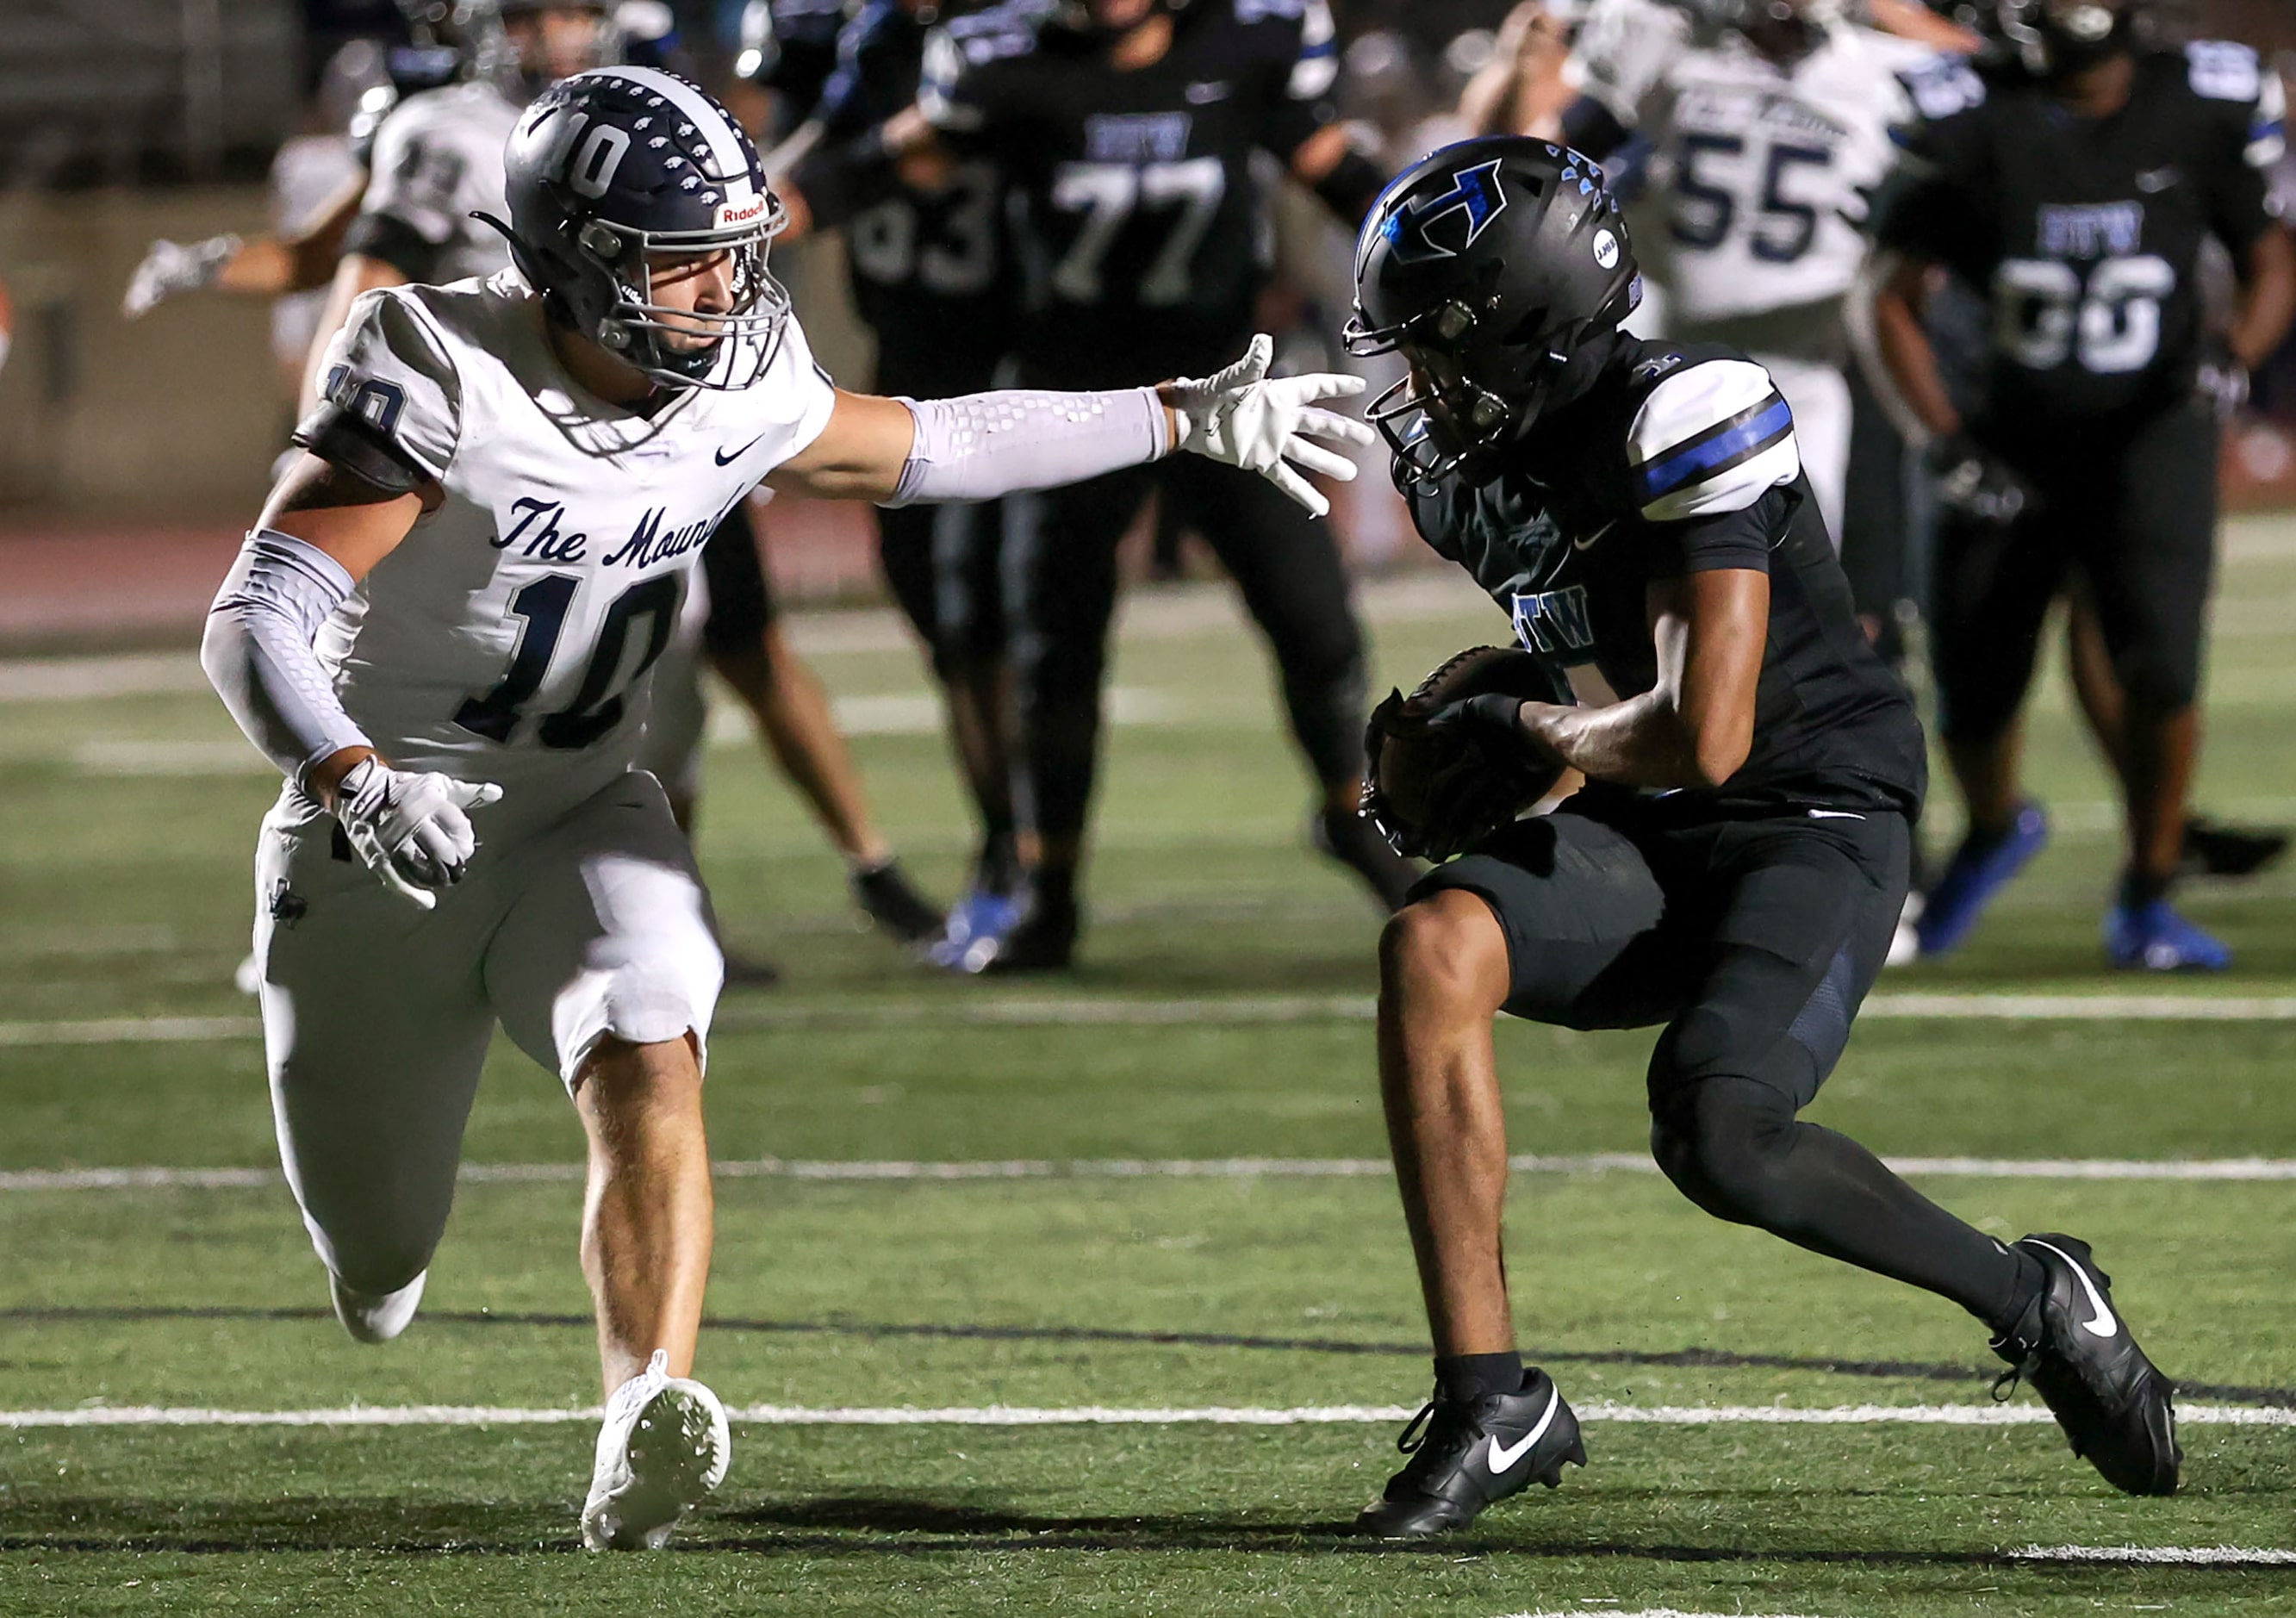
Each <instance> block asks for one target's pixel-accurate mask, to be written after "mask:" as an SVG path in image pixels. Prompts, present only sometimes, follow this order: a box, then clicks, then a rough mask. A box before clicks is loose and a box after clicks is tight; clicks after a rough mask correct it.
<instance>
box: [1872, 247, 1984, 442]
mask: <svg viewBox="0 0 2296 1618" xmlns="http://www.w3.org/2000/svg"><path fill="white" fill-rule="evenodd" d="M1875 268H1876V277H1875V280H1874V283H1873V293H1872V301H1871V306H1870V307H1871V317H1872V330H1873V337H1874V349H1875V351H1876V355H1877V357H1878V358H1879V359H1880V361H1881V365H1882V374H1881V376H1879V377H1878V378H1877V379H1876V381H1877V382H1878V383H1879V384H1880V385H1881V387H1882V390H1883V391H1884V393H1885V395H1887V396H1890V397H1889V398H1888V401H1887V402H1889V403H1890V404H1892V405H1893V406H1895V407H1896V408H1895V409H1893V410H1892V412H1891V414H1892V415H1900V414H1902V415H1904V416H1906V417H1907V418H1910V419H1909V420H1906V421H1902V422H1900V423H1899V424H1900V426H1901V427H1915V428H1918V429H1919V432H1915V433H1909V434H1908V436H1909V437H1919V436H1920V434H1921V433H1926V434H1928V435H1929V436H1930V437H1932V438H1946V437H1948V436H1950V435H1951V434H1953V433H1956V432H1958V431H1961V426H1962V422H1961V412H1960V411H1958V410H1956V408H1954V403H1953V396H1952V395H1951V394H1950V393H1948V391H1947V390H1946V385H1945V376H1944V374H1943V373H1941V372H1940V371H1939V369H1938V362H1937V350H1936V349H1933V348H1931V346H1930V338H1929V333H1928V331H1927V330H1926V329H1925V328H1924V327H1923V324H1922V312H1923V308H1924V307H1925V306H1926V305H1927V303H1928V300H1929V275H1930V270H1931V267H1930V265H1929V264H1928V263H1927V262H1926V261H1925V260H1923V259H1913V258H1907V257H1903V256H1897V257H1894V258H1892V259H1889V260H1887V261H1885V262H1883V263H1882V264H1880V265H1877V266H1876V267H1875Z"/></svg>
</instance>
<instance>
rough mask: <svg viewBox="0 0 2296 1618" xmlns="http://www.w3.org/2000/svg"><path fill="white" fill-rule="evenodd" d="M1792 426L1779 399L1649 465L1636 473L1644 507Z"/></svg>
mask: <svg viewBox="0 0 2296 1618" xmlns="http://www.w3.org/2000/svg"><path fill="white" fill-rule="evenodd" d="M1792 423H1793V412H1792V410H1791V409H1790V408H1788V407H1787V405H1786V402H1785V400H1784V399H1783V398H1781V399H1779V400H1777V401H1776V402H1775V404H1773V405H1771V407H1769V408H1768V409H1767V410H1765V411H1763V412H1762V413H1761V415H1758V416H1756V417H1754V419H1753V420H1751V421H1750V422H1743V423H1740V424H1739V425H1737V426H1735V427H1733V428H1732V429H1731V430H1730V431H1727V432H1724V433H1719V434H1718V435H1716V436H1715V437H1713V438H1710V439H1707V440H1706V441H1705V442H1704V443H1702V444H1693V445H1692V446H1691V447H1690V448H1687V449H1685V450H1681V451H1679V452H1677V453H1676V454H1673V455H1670V456H1668V457H1667V458H1666V459H1664V460H1662V461H1652V462H1650V463H1649V464H1646V465H1645V466H1644V467H1643V468H1642V470H1641V471H1640V472H1638V473H1636V477H1637V478H1638V479H1639V480H1640V481H1641V484H1642V497H1643V503H1644V505H1648V504H1649V503H1650V502H1651V501H1652V500H1655V499H1658V498H1659V497H1661V496H1664V495H1670V494H1672V493H1674V492H1675V490H1677V489H1681V488H1683V487H1685V485H1687V484H1691V483H1694V482H1696V481H1698V480H1700V479H1701V478H1702V477H1704V476H1705V475H1706V474H1707V473H1709V472H1713V471H1714V470H1716V469H1717V468H1718V467H1720V466H1722V465H1724V464H1727V463H1729V462H1732V461H1735V460H1738V459H1741V458H1743V456H1747V455H1749V454H1751V452H1752V451H1754V450H1755V449H1757V448H1760V446H1761V445H1762V443H1763V442H1764V440H1766V439H1774V438H1775V437H1777V436H1778V435H1779V434H1780V433H1783V432H1784V431H1785V430H1786V429H1787V428H1788V427H1789V426H1791V425H1792Z"/></svg>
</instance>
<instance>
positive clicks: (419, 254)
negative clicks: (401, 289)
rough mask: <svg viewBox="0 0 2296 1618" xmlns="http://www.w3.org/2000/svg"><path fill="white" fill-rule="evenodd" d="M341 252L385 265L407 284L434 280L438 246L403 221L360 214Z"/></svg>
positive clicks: (344, 238) (384, 215) (378, 215)
mask: <svg viewBox="0 0 2296 1618" xmlns="http://www.w3.org/2000/svg"><path fill="white" fill-rule="evenodd" d="M343 251H344V252H345V253H358V254H361V255H363V256H364V257H365V258H369V259H379V260H381V262H382V263H385V264H388V265H389V266H390V267H391V268H393V269H395V270H397V271H398V273H399V274H400V275H404V276H406V278H407V279H408V280H409V281H419V282H423V283H429V282H431V281H434V280H436V279H437V276H436V275H435V274H434V272H435V271H436V270H437V269H438V267H439V245H438V243H436V242H430V241H426V240H425V239H424V238H423V235H422V232H421V231H418V230H416V229H415V228H414V226H412V225H409V224H408V223H407V222H406V220H404V219H401V218H397V217H396V216H394V215H391V214H387V213H363V214H361V215H359V217H358V218H356V219H353V220H352V221H351V223H350V228H349V229H348V230H347V231H345V232H344V233H343Z"/></svg>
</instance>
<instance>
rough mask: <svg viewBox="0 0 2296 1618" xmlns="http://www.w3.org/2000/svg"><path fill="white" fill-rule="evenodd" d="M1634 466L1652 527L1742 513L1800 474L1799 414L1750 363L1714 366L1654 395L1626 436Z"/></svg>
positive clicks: (1639, 500) (1686, 372)
mask: <svg viewBox="0 0 2296 1618" xmlns="http://www.w3.org/2000/svg"><path fill="white" fill-rule="evenodd" d="M1627 460H1628V465H1629V467H1630V468H1631V472H1632V476H1633V478H1634V485H1635V491H1634V492H1635V504H1636V505H1637V506H1639V507H1640V508H1641V510H1642V514H1643V515H1644V517H1645V518H1647V519H1648V520H1650V521H1651V522H1679V521H1680V520H1682V519H1683V518H1685V517H1704V516H1710V515H1712V514H1713V513H1718V512H1733V511H1743V510H1745V509H1746V507H1748V506H1750V505H1752V504H1753V503H1754V502H1755V501H1757V500H1759V499H1760V498H1761V497H1762V496H1763V495H1764V494H1766V493H1767V492H1768V491H1769V490H1770V489H1775V488H1777V487H1778V486H1780V485H1781V484H1785V483H1791V482H1792V481H1793V480H1794V478H1795V477H1796V475H1797V474H1799V473H1800V471H1801V451H1800V448H1798V447H1797V446H1796V444H1795V443H1794V432H1793V412H1792V410H1791V409H1789V408H1788V407H1787V406H1786V401H1785V397H1784V395H1783V394H1781V393H1780V392H1779V391H1778V390H1777V385H1776V384H1775V383H1774V382H1771V381H1770V374H1769V373H1768V372H1767V371H1765V370H1763V369H1762V367H1761V366H1759V365H1756V364H1755V363H1754V362H1753V361H1752V360H1751V359H1710V360H1707V361H1704V362H1703V363H1702V364H1699V365H1690V366H1687V367H1685V369H1683V370H1680V371H1677V372H1676V373H1674V374H1672V375H1671V376H1669V377H1668V378H1666V379H1665V380H1664V381H1663V382H1660V383H1659V384H1658V386H1657V387H1655V388H1652V390H1650V393H1649V395H1648V397H1646V398H1644V400H1643V406H1642V408H1641V409H1640V410H1637V411H1636V413H1635V421H1634V425H1633V426H1632V427H1630V428H1628V431H1627Z"/></svg>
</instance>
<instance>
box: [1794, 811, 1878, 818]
mask: <svg viewBox="0 0 2296 1618" xmlns="http://www.w3.org/2000/svg"><path fill="white" fill-rule="evenodd" d="M1803 812H1804V813H1805V814H1807V815H1808V817H1810V818H1811V819H1812V820H1863V819H1865V818H1866V817H1865V816H1863V815H1861V814H1858V813H1857V811H1856V810H1854V809H1806V810H1804V811H1803Z"/></svg>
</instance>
